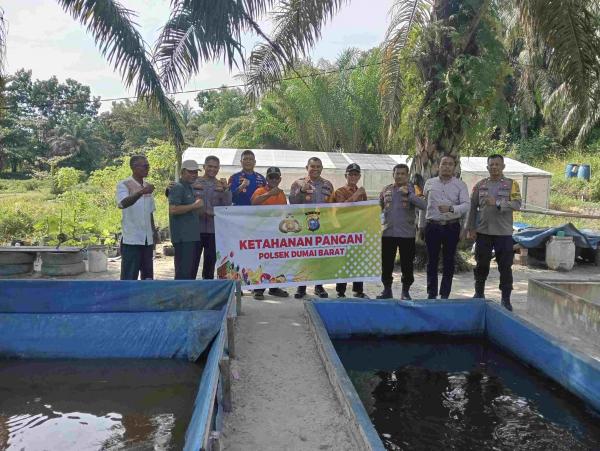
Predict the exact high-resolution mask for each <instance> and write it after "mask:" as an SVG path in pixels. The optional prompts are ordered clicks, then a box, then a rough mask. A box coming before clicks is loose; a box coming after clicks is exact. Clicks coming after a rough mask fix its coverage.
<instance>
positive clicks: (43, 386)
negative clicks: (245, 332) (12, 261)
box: [0, 280, 236, 451]
mask: <svg viewBox="0 0 600 451" xmlns="http://www.w3.org/2000/svg"><path fill="white" fill-rule="evenodd" d="M235 290H236V287H235V283H234V282H232V281H221V280H218V281H87V280H85V281H84V280H76V281H54V280H3V281H0V330H1V331H2V333H1V334H0V371H2V376H1V377H0V391H5V390H6V392H7V393H4V394H2V395H1V396H2V398H4V399H5V402H2V403H0V449H6V448H8V449H13V447H14V449H21V447H19V443H18V440H20V441H21V443H36V440H37V442H39V438H38V439H36V438H35V437H34V435H35V434H36V433H41V434H44V435H45V436H46V437H49V439H50V438H51V439H52V440H54V439H56V437H54V436H52V434H55V435H56V434H58V435H60V434H62V435H66V436H67V435H68V436H69V437H71V439H70V441H67V442H65V441H64V440H63V441H60V440H54V441H52V440H50V441H49V442H47V443H46V445H50V444H51V443H61V447H62V449H82V448H83V447H85V449H89V448H88V446H87V443H88V442H86V446H83V445H84V443H83V442H82V443H80V444H78V443H76V442H75V443H74V442H73V437H77V436H78V434H79V437H81V438H82V440H83V439H84V438H89V437H85V435H86V433H85V427H86V426H89V422H90V421H92V422H93V423H94V422H95V423H96V425H99V427H104V426H103V425H102V424H100V423H102V422H104V423H108V424H109V425H112V426H113V429H114V427H116V426H115V425H118V426H119V427H121V429H122V430H123V431H124V435H125V436H126V437H125V438H126V439H127V440H131V441H130V442H128V441H127V440H124V441H122V442H118V443H112V445H114V446H117V447H119V445H123V444H127V443H129V444H130V445H131V444H132V443H136V440H137V437H136V436H135V434H137V433H138V432H140V431H141V432H142V433H148V434H153V437H154V438H153V440H154V441H153V442H152V443H153V446H154V447H158V448H156V449H171V447H172V446H170V445H169V441H168V440H167V439H168V437H169V435H170V429H169V428H171V429H173V430H176V429H178V430H179V435H181V436H182V437H183V439H182V440H181V443H180V444H179V445H177V447H181V448H183V449H184V450H186V451H188V450H189V451H191V450H194V451H197V450H200V449H210V447H211V443H212V441H213V439H214V437H215V431H219V430H221V428H222V412H223V409H224V405H225V403H226V400H225V399H224V389H223V386H224V384H228V380H227V381H226V380H225V378H226V377H228V376H229V375H224V374H223V368H224V366H223V362H224V361H227V362H228V354H229V350H230V349H229V348H230V347H232V346H233V342H230V341H229V340H230V339H229V338H228V337H230V334H228V325H229V324H232V322H230V321H228V319H229V320H231V319H232V318H233V317H234V316H235V315H236V293H235ZM21 376H23V377H21ZM23 378H24V379H26V380H25V381H23ZM73 378H74V379H73ZM73 380H75V382H73ZM12 382H17V383H19V384H20V386H19V387H17V388H18V390H17V389H15V390H14V391H11V390H10V384H11V383H12ZM68 384H72V386H69V385H68ZM53 386H55V387H56V388H55V389H53ZM7 387H8V388H7ZM49 387H50V389H49ZM13 388H14V387H13ZM29 388H31V396H34V394H35V393H37V392H38V391H39V392H43V393H44V395H43V396H44V397H46V398H48V399H51V400H53V402H55V403H56V404H57V406H60V407H57V408H53V406H52V405H50V404H48V403H46V404H45V405H44V402H45V399H42V398H41V397H40V398H37V399H29V397H28V396H29V395H28V390H29ZM71 388H72V389H73V390H72V391H69V390H70V389H71ZM109 389H110V390H112V392H111V393H113V394H114V393H115V390H116V393H117V394H118V393H119V390H121V392H122V393H123V399H122V400H121V404H120V405H119V407H117V409H116V410H114V409H115V407H114V405H108V403H107V402H104V401H105V399H103V397H104V394H105V393H108V390H109ZM86 390H87V391H88V392H90V394H91V396H92V399H93V401H94V402H93V403H90V406H87V407H86V401H85V399H86V398H85V396H82V393H80V392H78V391H86ZM185 390H187V391H185ZM190 390H191V391H190ZM6 394H8V395H11V394H12V395H13V397H12V398H7V397H5V395H6ZM190 394H191V395H192V396H191V399H190ZM19 396H20V397H19ZM128 396H131V397H133V398H137V399H138V400H139V401H140V402H141V409H142V411H141V414H140V412H138V411H135V412H134V411H132V409H130V408H129V407H130V406H128V405H127V404H126V403H127V401H128V400H129V398H128ZM185 397H188V399H187V400H185ZM194 398H195V399H194ZM7 399H9V401H6V400H7ZM177 399H179V400H181V402H176V400H177ZM183 401H187V402H188V404H189V406H187V407H186V408H183V407H181V405H182V404H183ZM36 402H38V403H40V404H41V406H40V407H39V409H38V410H35V409H33V410H32V411H35V412H38V411H39V412H42V413H40V414H39V415H38V417H39V418H38V417H32V418H30V419H26V418H25V417H26V415H21V416H19V414H18V413H17V414H15V412H19V409H20V408H21V406H22V404H23V403H36ZM91 404H94V406H92V405H91ZM117 404H118V402H117ZM36 408H37V407H36ZM60 408H63V410H64V411H61V412H59V411H58V410H60ZM96 408H98V409H100V410H97V409H96ZM11 409H12V410H11ZM40 409H41V410H40ZM94 409H96V410H94ZM110 409H113V410H110ZM178 409H179V410H178ZM186 409H187V411H185V412H183V411H182V410H186ZM119 410H120V411H119ZM4 411H10V412H13V415H12V416H7V413H6V412H4ZM98 411H102V412H105V413H106V412H108V413H106V415H104V416H102V417H94V418H92V417H93V416H94V414H95V413H97V412H98ZM171 411H173V412H176V413H175V414H168V415H167V414H165V413H164V412H171ZM69 412H72V413H69ZM146 413H147V414H148V417H146V416H145V414H146ZM128 414H129V415H128ZM59 417H60V418H59ZM175 417H182V418H185V419H186V421H187V422H188V424H184V425H183V428H184V429H183V430H182V426H181V424H179V425H175V426H174V425H173V422H174V419H176V418H175ZM57 418H58V420H57ZM61 419H65V421H63V422H62V423H61V424H62V430H60V428H59V430H52V424H59V423H60V421H59V420H61ZM66 419H68V420H71V421H70V422H69V421H66ZM111 421H112V423H111ZM127 421H129V423H128V424H125V423H127ZM119 422H120V424H118V423H119ZM42 423H43V425H42ZM32 426H37V427H38V429H37V430H36V428H35V427H32ZM78 428H79V429H78ZM25 429H31V430H30V431H29V430H27V431H26V430H25ZM107 429H110V428H109V427H108V426H107ZM132 431H133V432H132ZM183 431H185V432H183ZM128 433H129V436H127V434H128ZM24 434H33V435H30V436H28V437H26V436H25V435H24ZM132 434H133V436H134V437H131V435H132ZM113 435H115V434H113ZM217 435H218V434H217ZM102 439H103V440H104V439H107V440H104V442H103V443H100V442H98V443H97V445H98V448H97V449H100V448H102V447H103V446H108V447H109V448H110V446H109V445H111V437H110V436H109V437H108V438H107V437H102ZM11 440H12V442H11ZM28 440H29V441H28ZM65 444H67V445H65ZM78 445H81V446H78ZM65 446H66V447H65ZM92 449H93V448H92Z"/></svg>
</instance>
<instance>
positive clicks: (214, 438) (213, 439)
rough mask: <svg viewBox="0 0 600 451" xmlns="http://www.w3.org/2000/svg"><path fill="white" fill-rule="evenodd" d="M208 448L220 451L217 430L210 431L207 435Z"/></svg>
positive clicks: (219, 437)
mask: <svg viewBox="0 0 600 451" xmlns="http://www.w3.org/2000/svg"><path fill="white" fill-rule="evenodd" d="M208 450H209V451H221V433H220V432H217V431H210V435H209V437H208Z"/></svg>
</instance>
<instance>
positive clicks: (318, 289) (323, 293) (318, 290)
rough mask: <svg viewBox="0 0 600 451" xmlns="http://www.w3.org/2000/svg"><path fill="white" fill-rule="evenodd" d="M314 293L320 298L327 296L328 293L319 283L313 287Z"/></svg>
mask: <svg viewBox="0 0 600 451" xmlns="http://www.w3.org/2000/svg"><path fill="white" fill-rule="evenodd" d="M315 295H316V296H319V297H320V298H328V297H329V294H328V293H327V291H325V288H323V287H322V286H320V285H317V286H316V287H315Z"/></svg>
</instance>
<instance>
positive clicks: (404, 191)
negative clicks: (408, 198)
mask: <svg viewBox="0 0 600 451" xmlns="http://www.w3.org/2000/svg"><path fill="white" fill-rule="evenodd" d="M398 191H400V192H401V193H402V194H408V186H406V185H404V186H401V187H400V188H399V189H398Z"/></svg>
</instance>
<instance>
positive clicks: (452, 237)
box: [425, 222, 460, 298]
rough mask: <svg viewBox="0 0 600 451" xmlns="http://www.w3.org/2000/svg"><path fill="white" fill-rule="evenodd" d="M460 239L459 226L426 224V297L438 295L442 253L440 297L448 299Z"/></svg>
mask: <svg viewBox="0 0 600 451" xmlns="http://www.w3.org/2000/svg"><path fill="white" fill-rule="evenodd" d="M459 239H460V224H459V223H458V222H453V223H451V224H445V225H441V224H435V223H432V222H430V223H428V224H427V226H426V227H425V244H426V245H427V295H428V296H429V297H432V298H433V297H436V296H437V294H438V261H439V258H440V251H441V252H442V261H443V268H444V269H443V271H442V283H441V284H440V295H441V296H442V297H443V298H447V297H450V291H451V290H452V278H453V277H454V261H455V257H456V247H457V246H458V241H459Z"/></svg>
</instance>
